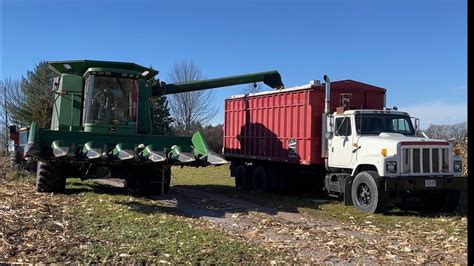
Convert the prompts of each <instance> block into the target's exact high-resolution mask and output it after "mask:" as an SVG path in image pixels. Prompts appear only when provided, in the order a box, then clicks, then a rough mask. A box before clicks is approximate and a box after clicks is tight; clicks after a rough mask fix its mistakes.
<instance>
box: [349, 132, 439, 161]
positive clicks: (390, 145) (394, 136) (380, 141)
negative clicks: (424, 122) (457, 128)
mask: <svg viewBox="0 0 474 266" xmlns="http://www.w3.org/2000/svg"><path fill="white" fill-rule="evenodd" d="M405 141H407V142H408V141H409V142H433V144H436V143H439V144H443V143H446V141H444V140H439V139H430V138H428V139H427V138H420V137H416V136H405V135H403V134H399V133H380V134H379V135H370V136H361V137H359V139H358V140H357V145H358V146H360V148H361V151H362V150H364V151H365V152H364V153H372V152H376V153H377V154H380V151H381V149H387V155H388V156H391V155H395V154H396V153H397V146H398V143H400V142H405ZM369 147H370V148H369ZM364 148H365V149H364ZM370 151H372V152H370Z"/></svg>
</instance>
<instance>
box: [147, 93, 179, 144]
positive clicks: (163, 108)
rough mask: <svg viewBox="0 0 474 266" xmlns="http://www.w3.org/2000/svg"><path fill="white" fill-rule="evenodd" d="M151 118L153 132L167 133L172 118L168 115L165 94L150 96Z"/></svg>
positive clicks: (169, 129)
mask: <svg viewBox="0 0 474 266" xmlns="http://www.w3.org/2000/svg"><path fill="white" fill-rule="evenodd" d="M150 108H151V118H152V120H153V132H156V133H159V134H163V135H167V134H169V133H170V132H171V123H172V122H173V118H172V117H171V115H170V109H169V108H168V102H167V100H166V97H165V96H156V97H151V98H150Z"/></svg>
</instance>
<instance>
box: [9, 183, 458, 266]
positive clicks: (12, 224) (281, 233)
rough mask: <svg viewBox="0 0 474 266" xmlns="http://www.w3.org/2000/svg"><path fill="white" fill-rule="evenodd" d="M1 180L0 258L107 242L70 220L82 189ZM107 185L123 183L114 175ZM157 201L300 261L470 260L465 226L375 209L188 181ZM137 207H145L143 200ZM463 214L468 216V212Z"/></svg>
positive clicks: (62, 254)
mask: <svg viewBox="0 0 474 266" xmlns="http://www.w3.org/2000/svg"><path fill="white" fill-rule="evenodd" d="M0 182H1V184H0V262H20V263H21V262H24V261H31V258H32V257H34V258H35V260H34V261H58V262H74V261H83V258H81V254H78V253H75V252H70V250H73V247H75V246H78V245H81V244H82V243H85V242H91V241H96V242H100V241H101V240H100V239H95V236H93V235H80V234H76V233H75V232H74V228H72V227H71V225H70V222H71V219H74V216H73V215H72V213H71V211H70V210H71V209H72V208H73V206H74V205H75V204H77V203H78V202H80V200H81V198H80V196H78V195H61V194H44V193H43V194H40V193H36V192H34V185H33V184H32V183H31V182H17V181H5V180H4V181H0ZM107 185H113V186H117V187H120V186H121V185H122V184H121V183H120V182H115V181H114V180H109V182H108V184H107ZM117 189H120V188H117ZM151 200H153V204H155V205H156V206H160V207H169V208H172V209H174V211H175V212H176V213H177V214H178V215H182V216H185V217H187V218H189V219H195V220H198V221H203V223H201V224H202V226H204V227H206V228H207V230H217V231H220V232H222V233H223V234H226V235H228V236H230V237H232V238H234V239H237V240H238V241H242V242H246V243H252V244H258V245H259V246H263V247H265V248H266V249H268V250H272V251H276V252H278V251H281V252H287V253H290V254H293V255H294V262H306V263H318V262H319V263H321V262H324V263H334V264H359V263H461V264H464V263H466V257H467V253H466V252H467V248H466V243H465V241H464V240H461V239H465V238H462V237H461V236H462V234H465V233H466V232H465V231H463V230H465V228H464V227H462V226H461V227H459V228H457V229H456V228H455V229H454V230H450V231H449V232H447V231H443V230H441V231H438V232H435V233H433V232H416V233H415V232H412V231H408V230H405V228H404V225H403V224H400V225H398V226H395V227H394V228H390V229H387V228H381V227H378V226H376V225H374V224H373V223H372V222H371V219H370V216H368V217H367V220H366V221H364V222H363V223H360V222H356V221H354V222H350V223H342V222H340V221H336V220H325V219H318V218H316V217H314V216H311V215H308V214H305V213H298V212H285V211H279V210H277V209H275V208H272V207H269V206H265V205H261V204H257V203H254V202H250V201H247V200H243V199H239V198H234V197H230V196H228V195H225V194H219V193H213V192H209V191H204V190H202V189H195V188H189V187H186V186H174V187H173V188H172V189H171V191H170V194H168V195H166V196H164V197H152V198H151ZM129 207H130V208H131V209H132V210H134V211H136V212H140V211H142V209H141V206H140V205H139V204H137V205H134V204H130V206H129ZM441 219H444V218H441ZM463 219H464V220H463ZM445 220H446V221H445V222H446V223H452V222H453V220H452V219H450V218H446V219H445ZM461 220H462V221H461V224H465V223H466V218H462V219H461ZM427 243H431V244H427ZM269 262H270V263H279V262H281V261H277V260H270V261H269Z"/></svg>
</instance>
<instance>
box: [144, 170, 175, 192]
mask: <svg viewBox="0 0 474 266" xmlns="http://www.w3.org/2000/svg"><path fill="white" fill-rule="evenodd" d="M139 167H141V168H142V170H141V171H137V172H136V173H135V178H136V180H137V181H138V189H139V192H140V194H143V195H164V194H168V192H169V191H170V185H171V167H170V166H162V167H153V166H139Z"/></svg>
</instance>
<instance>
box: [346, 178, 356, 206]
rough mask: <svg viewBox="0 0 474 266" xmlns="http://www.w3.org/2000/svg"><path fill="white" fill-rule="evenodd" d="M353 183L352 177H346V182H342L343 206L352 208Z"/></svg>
mask: <svg viewBox="0 0 474 266" xmlns="http://www.w3.org/2000/svg"><path fill="white" fill-rule="evenodd" d="M353 181H354V176H347V177H346V181H345V182H344V205H345V206H352V205H353V204H352V194H351V193H352V192H351V190H352V182H353Z"/></svg>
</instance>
